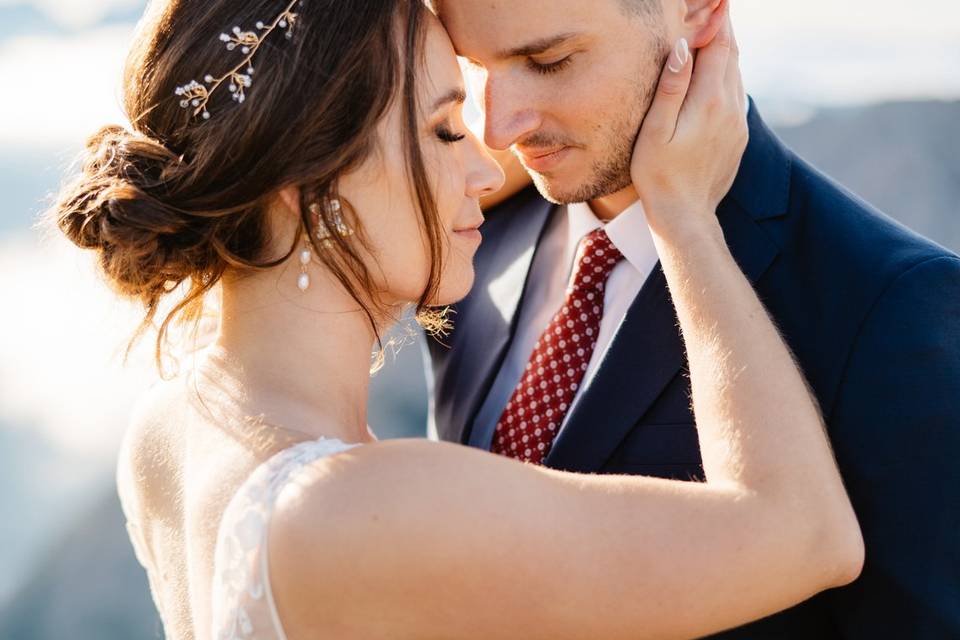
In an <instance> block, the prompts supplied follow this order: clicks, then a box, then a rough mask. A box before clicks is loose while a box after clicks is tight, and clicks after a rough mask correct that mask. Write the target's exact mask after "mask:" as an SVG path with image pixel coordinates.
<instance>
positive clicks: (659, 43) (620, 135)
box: [525, 28, 670, 204]
mask: <svg viewBox="0 0 960 640" xmlns="http://www.w3.org/2000/svg"><path fill="white" fill-rule="evenodd" d="M669 54H670V46H669V44H668V43H667V39H666V36H665V34H664V33H663V30H662V29H659V28H658V29H657V30H656V32H655V33H654V37H653V38H652V42H651V45H650V46H649V47H648V48H647V50H646V51H645V53H644V60H642V61H641V62H640V64H639V65H637V71H636V73H635V75H634V77H640V76H642V79H641V80H640V81H639V82H636V83H635V84H634V91H633V95H632V97H631V99H629V100H626V101H625V103H626V106H625V108H624V109H623V110H622V111H620V112H617V113H615V114H614V115H613V117H612V118H610V119H608V120H606V121H601V122H597V123H595V125H594V126H595V129H596V130H597V131H598V132H599V133H598V135H597V136H596V139H598V140H600V141H602V142H601V143H600V146H601V148H603V149H605V152H604V153H603V155H602V157H601V158H599V159H597V160H595V161H594V162H593V163H592V165H591V167H590V172H589V175H588V176H587V178H586V179H584V180H582V181H580V183H579V184H562V183H560V182H558V181H556V180H551V178H550V176H549V175H541V174H539V173H537V172H535V171H529V173H530V176H531V177H532V178H533V182H534V184H535V185H536V187H537V190H538V191H540V194H541V195H542V196H543V197H544V198H546V199H547V200H549V201H550V202H553V203H554V204H570V203H573V202H589V201H590V200H594V199H596V198H602V197H604V196H608V195H610V194H613V193H616V192H618V191H621V190H623V189H625V188H626V187H628V186H630V183H631V182H632V180H631V177H630V162H631V159H632V157H633V148H634V145H635V144H636V141H637V137H638V136H639V134H640V127H641V126H642V124H643V120H644V119H645V118H646V115H647V112H648V111H649V110H650V105H651V104H652V103H653V97H654V93H655V92H656V88H657V85H658V84H659V80H660V71H661V69H663V65H664V64H665V63H666V60H667V56H668V55H669ZM651 59H652V60H654V61H655V64H654V66H650V60H651ZM525 142H526V144H528V145H530V146H540V147H549V146H551V145H553V144H557V143H563V142H564V141H563V140H558V139H557V138H556V137H552V136H546V135H538V134H536V133H534V134H532V135H531V136H529V137H528V138H527V139H526V141H525Z"/></svg>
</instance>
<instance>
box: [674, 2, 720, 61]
mask: <svg viewBox="0 0 960 640" xmlns="http://www.w3.org/2000/svg"><path fill="white" fill-rule="evenodd" d="M682 4H683V5H684V14H683V18H682V20H683V29H684V31H685V32H686V33H687V40H688V41H689V42H690V48H691V49H701V48H703V47H705V46H707V45H708V44H710V42H712V41H713V39H714V37H716V35H717V33H718V32H719V31H720V27H722V26H723V21H724V20H725V19H726V18H727V11H728V7H729V0H682Z"/></svg>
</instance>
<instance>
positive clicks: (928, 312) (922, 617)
mask: <svg viewBox="0 0 960 640" xmlns="http://www.w3.org/2000/svg"><path fill="white" fill-rule="evenodd" d="M749 127H750V142H749V144H748V146H747V149H746V152H745V154H744V157H743V160H742V163H741V166H740V169H739V173H738V175H737V178H736V181H735V182H734V184H733V187H732V189H731V191H730V193H729V194H728V195H727V196H726V198H725V199H724V200H723V201H722V203H721V204H720V206H719V208H718V212H717V215H718V218H719V220H720V222H721V224H722V227H723V230H724V234H725V237H726V240H727V242H728V244H729V246H730V249H731V252H732V254H733V256H734V258H735V259H736V261H737V263H738V264H739V265H740V267H741V268H742V269H743V271H744V273H745V274H746V275H747V276H748V278H749V279H750V281H751V282H752V283H753V285H754V287H755V288H756V290H757V293H758V295H759V296H760V298H761V299H762V301H763V302H764V304H765V305H766V306H767V308H768V309H769V311H770V312H771V314H772V315H773V317H774V318H775V320H776V323H777V325H778V326H779V328H780V330H781V332H782V334H783V336H784V337H785V339H786V341H787V342H788V343H789V345H790V348H791V349H792V350H793V352H794V354H795V355H796V357H797V359H798V361H799V363H800V365H801V367H802V369H803V372H804V373H805V375H806V376H807V379H808V380H809V382H810V385H811V386H812V388H813V390H814V392H815V395H816V397H817V399H818V400H819V403H820V406H821V408H822V410H823V413H824V416H825V419H826V422H827V425H828V429H829V434H830V438H831V440H832V443H833V447H834V450H835V452H836V455H837V459H838V462H839V466H840V469H841V472H842V474H843V477H844V480H845V482H846V486H847V489H848V491H849V493H850V496H851V499H852V501H853V505H854V508H855V509H856V512H857V515H858V516H859V519H860V523H861V526H862V528H863V532H864V537H865V542H866V550H867V553H866V563H865V566H864V570H863V573H862V575H861V577H860V578H859V579H858V580H856V581H855V582H854V583H853V584H851V585H849V586H847V587H844V588H840V589H833V590H830V591H826V592H824V593H821V594H819V595H817V596H815V597H813V598H811V599H810V600H807V601H806V602H804V603H802V604H800V605H799V606H797V607H794V608H792V609H789V610H787V611H785V612H782V613H779V614H777V615H774V616H771V617H768V618H766V619H764V620H761V621H759V622H755V623H753V624H750V625H746V626H743V627H740V628H739V629H735V630H732V631H728V632H726V633H724V634H721V635H719V636H716V637H717V638H729V639H741V638H742V639H747V638H750V639H757V638H777V639H784V638H788V639H789V638H797V639H800V638H803V639H810V638H817V639H822V638H856V639H864V640H866V639H870V640H874V639H877V638H904V639H905V638H911V639H925V638H931V639H933V638H937V639H943V638H960V258H958V257H957V256H956V255H954V254H952V253H951V252H949V251H947V250H946V249H944V248H942V247H940V246H938V245H936V244H934V243H933V242H931V241H929V240H927V239H925V238H923V237H920V236H918V235H917V234H915V233H913V232H911V231H910V230H908V229H906V228H905V227H903V226H901V225H899V224H897V223H896V222H894V221H892V220H891V219H889V218H887V217H885V216H884V215H883V214H880V213H878V212H877V211H875V210H874V209H872V208H871V207H870V206H869V205H868V204H866V203H865V202H863V201H862V200H859V199H858V198H857V197H856V196H854V195H852V194H850V193H849V192H847V191H845V190H844V189H842V188H841V187H839V186H838V185H837V184H835V183H834V182H832V181H831V180H830V179H829V178H827V177H826V176H824V175H822V174H820V173H818V172H817V171H816V170H815V169H814V168H812V167H811V166H810V165H808V164H807V163H805V162H804V161H803V160H802V159H800V158H799V157H797V156H796V155H794V154H793V153H792V152H791V151H789V150H788V149H786V148H785V147H784V145H783V144H782V143H781V142H780V141H779V140H778V139H777V137H776V136H775V135H774V134H773V133H772V132H771V131H770V130H769V129H768V128H767V126H766V125H765V124H764V122H763V121H762V119H761V117H760V115H759V113H758V111H757V108H756V105H755V104H752V103H751V108H750V113H749ZM903 188H904V189H909V188H911V186H910V185H908V184H905V185H903ZM555 211H557V208H556V207H554V206H553V205H551V204H550V203H548V202H547V201H545V200H543V199H542V198H541V197H540V195H539V194H538V193H537V192H536V191H535V190H534V189H533V188H528V189H527V190H525V191H523V192H521V193H520V194H518V195H517V196H515V197H513V198H511V199H510V200H508V201H507V202H505V203H504V204H502V205H500V206H499V207H497V208H496V209H495V210H493V211H490V212H488V218H487V222H486V223H485V224H484V227H483V233H484V242H483V245H482V246H481V248H480V250H479V252H478V254H477V257H476V272H477V281H476V284H475V286H474V288H473V291H472V292H471V294H470V295H469V296H468V297H467V298H466V299H464V300H463V301H462V302H461V303H459V304H458V305H456V309H457V314H456V315H455V316H454V318H455V323H456V326H455V330H454V332H453V334H452V335H450V336H449V337H447V338H446V339H444V343H445V344H440V343H438V342H436V341H431V342H430V343H429V352H430V356H431V361H432V371H431V373H432V376H429V377H431V378H432V379H431V380H430V383H431V386H432V391H433V396H432V404H431V420H432V424H433V426H434V428H435V429H436V431H437V433H438V434H439V436H440V437H441V438H442V439H444V440H448V441H452V442H461V443H466V442H467V440H468V438H469V435H470V429H471V427H472V424H473V421H474V419H475V417H476V414H477V411H478V409H479V407H480V405H481V404H482V402H483V401H484V399H485V397H486V395H487V393H488V391H489V390H490V387H491V384H492V383H493V380H494V377H495V375H496V373H497V370H498V368H499V366H500V363H501V361H502V359H503V357H504V354H505V353H506V350H507V347H508V345H509V344H510V341H511V340H512V338H513V335H514V332H515V329H516V326H515V324H516V323H515V321H516V317H517V315H518V314H517V313H516V311H517V309H518V307H519V305H521V304H522V301H523V295H524V289H525V283H526V276H527V272H528V269H529V266H530V263H531V260H532V258H533V255H534V252H535V251H536V247H537V244H538V240H539V238H540V235H541V233H542V231H543V229H544V227H545V223H546V221H547V219H548V217H549V216H550V215H552V214H553V213H554V212H555ZM684 373H685V359H684V350H683V344H682V342H681V338H680V335H679V333H678V330H677V327H676V321H675V316H674V311H673V307H672V304H671V301H670V297H669V294H668V291H667V288H666V283H665V280H664V276H663V272H662V271H661V270H660V268H659V265H658V267H657V268H656V269H655V270H654V272H653V274H652V275H651V276H650V277H649V279H648V280H647V282H646V284H645V285H644V287H643V288H642V290H641V291H640V293H639V294H638V295H637V297H636V299H635V300H634V302H633V304H632V306H631V307H630V308H629V310H628V312H627V314H626V317H625V318H624V320H623V322H622V324H621V325H620V326H619V328H618V330H617V332H616V334H615V336H614V338H613V341H612V343H611V347H610V349H609V350H608V352H607V354H606V357H605V358H604V360H603V361H602V362H601V363H600V366H599V368H598V369H597V373H596V375H595V377H594V379H593V380H592V382H591V383H590V384H589V386H587V387H585V388H584V389H583V390H582V391H581V395H580V396H579V397H578V399H577V400H576V402H575V403H574V405H573V406H572V407H571V408H570V413H569V414H568V423H567V424H566V425H565V426H564V428H563V429H562V431H561V432H560V434H559V436H558V438H557V440H556V442H555V444H554V446H553V449H552V450H551V451H550V454H549V455H548V457H547V459H546V461H545V464H546V465H547V466H549V467H553V468H557V469H564V470H570V471H578V472H590V473H618V474H622V473H626V474H642V475H648V476H659V477H664V478H675V479H689V480H702V479H703V469H702V466H701V461H700V454H699V448H698V442H697V433H696V429H695V426H694V419H693V416H692V414H691V412H690V389H689V380H688V378H687V376H686V375H684ZM769 427H770V428H776V425H769ZM464 498H465V499H469V496H464ZM789 579H790V576H784V580H789ZM718 586H719V585H718Z"/></svg>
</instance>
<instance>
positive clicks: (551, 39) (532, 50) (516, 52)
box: [497, 31, 580, 59]
mask: <svg viewBox="0 0 960 640" xmlns="http://www.w3.org/2000/svg"><path fill="white" fill-rule="evenodd" d="M579 35H580V33H578V32H573V31H571V32H569V33H561V34H558V35H555V36H547V37H545V38H539V39H537V40H534V41H533V42H528V43H527V44H524V45H521V46H519V47H513V48H511V49H504V50H502V51H499V52H497V57H498V58H501V59H506V58H520V57H526V56H535V55H537V54H540V53H543V52H545V51H549V50H550V49H552V48H554V47H556V46H558V45H561V44H563V43H564V42H566V41H567V40H571V39H573V38H576V37H577V36H579Z"/></svg>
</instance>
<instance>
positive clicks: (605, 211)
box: [588, 185, 640, 221]
mask: <svg viewBox="0 0 960 640" xmlns="http://www.w3.org/2000/svg"><path fill="white" fill-rule="evenodd" d="M639 199H640V196H639V195H638V194H637V190H636V189H634V188H633V185H630V186H629V187H627V188H625V189H621V190H620V191H617V192H616V193H611V194H610V195H606V196H603V197H602V198H596V199H594V200H591V201H590V202H589V203H588V204H589V205H590V209H592V210H593V214H594V215H595V216H597V217H598V218H599V219H601V220H603V221H610V220H613V219H614V218H616V217H617V216H618V215H620V214H621V213H623V212H624V211H625V210H626V209H627V207H629V206H630V205H632V204H633V203H634V202H636V201H637V200H639Z"/></svg>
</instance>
